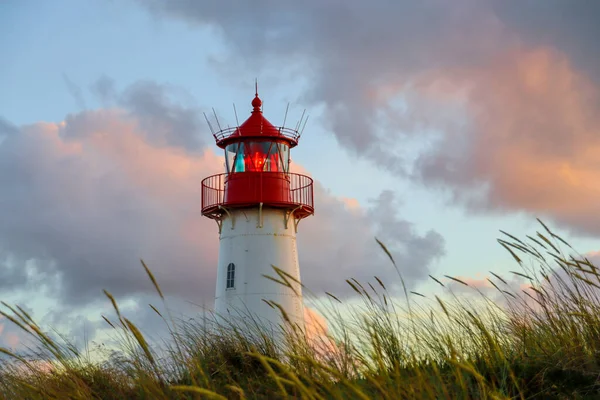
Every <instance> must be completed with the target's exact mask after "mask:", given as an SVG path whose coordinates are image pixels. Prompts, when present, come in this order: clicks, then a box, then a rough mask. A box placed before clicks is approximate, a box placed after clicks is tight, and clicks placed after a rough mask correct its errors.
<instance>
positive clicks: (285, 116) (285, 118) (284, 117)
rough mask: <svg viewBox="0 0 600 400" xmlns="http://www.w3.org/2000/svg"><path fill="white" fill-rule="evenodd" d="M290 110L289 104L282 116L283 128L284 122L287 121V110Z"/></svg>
mask: <svg viewBox="0 0 600 400" xmlns="http://www.w3.org/2000/svg"><path fill="white" fill-rule="evenodd" d="M289 108H290V103H289V102H288V103H287V107H286V108H285V115H284V116H283V125H282V126H283V127H284V128H285V121H286V120H287V114H288V110H289Z"/></svg>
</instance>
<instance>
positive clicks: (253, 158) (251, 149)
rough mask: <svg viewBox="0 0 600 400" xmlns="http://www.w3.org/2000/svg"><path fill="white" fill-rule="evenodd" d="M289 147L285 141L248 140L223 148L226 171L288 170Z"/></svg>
mask: <svg viewBox="0 0 600 400" xmlns="http://www.w3.org/2000/svg"><path fill="white" fill-rule="evenodd" d="M289 155H290V148H289V146H288V145H287V144H285V143H278V142H271V141H249V142H239V143H232V144H230V145H228V146H227V147H226V148H225V164H226V168H227V173H229V174H231V173H239V172H285V173H287V172H289Z"/></svg>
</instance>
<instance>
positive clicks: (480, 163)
mask: <svg viewBox="0 0 600 400" xmlns="http://www.w3.org/2000/svg"><path fill="white" fill-rule="evenodd" d="M422 82H423V85H422V86H421V87H420V94H421V95H423V96H436V95H437V94H436V93H435V91H434V90H433V87H434V85H436V84H439V83H440V82H446V83H449V82H452V83H453V84H454V85H457V86H459V87H468V88H469V89H468V91H467V92H466V97H467V99H468V102H467V103H466V104H465V108H466V110H467V115H468V119H469V121H468V123H467V124H466V125H465V126H464V128H463V130H462V131H460V132H456V131H447V132H446V133H445V134H444V135H442V137H441V139H440V140H439V142H438V143H437V144H436V145H434V146H432V148H431V149H430V150H429V151H427V152H425V153H424V154H422V155H421V156H420V157H419V158H418V160H417V162H416V164H415V178H417V179H420V180H422V181H424V182H426V183H427V184H431V185H436V186H442V187H447V188H450V189H451V190H452V193H453V195H454V198H455V200H457V201H458V202H460V203H462V204H465V205H467V206H468V207H470V208H471V209H474V210H499V211H505V210H526V211H529V212H531V213H532V214H535V215H539V216H541V217H544V218H552V219H553V220H555V221H556V222H558V223H561V224H562V225H563V226H566V227H570V228H572V229H573V230H575V231H578V232H583V233H590V234H595V235H598V234H600V230H598V226H600V225H598V222H599V221H598V218H597V216H598V215H600V214H599V211H600V206H599V205H598V204H600V203H598V199H599V198H600V187H599V186H598V185H597V184H596V182H597V181H598V179H600V165H599V164H598V162H597V159H598V157H599V156H600V117H598V113H597V112H596V111H597V108H598V105H600V96H599V94H600V92H599V91H598V87H596V86H595V85H594V84H593V82H591V81H590V80H589V79H588V78H587V77H586V76H585V75H582V74H580V73H578V72H577V71H575V70H574V69H573V68H572V65H571V64H570V62H569V60H568V59H566V58H565V57H564V56H563V55H561V54H560V53H557V52H555V51H552V50H551V49H539V50H535V51H517V52H511V53H507V54H504V55H500V56H499V57H498V58H497V59H496V60H495V62H494V63H492V64H490V65H488V66H487V68H485V69H461V70H456V71H447V70H446V71H439V73H432V76H427V77H423V81H422ZM419 85H420V83H419ZM457 138H458V140H459V141H460V142H459V144H458V145H457Z"/></svg>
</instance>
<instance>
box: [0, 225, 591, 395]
mask: <svg viewBox="0 0 600 400" xmlns="http://www.w3.org/2000/svg"><path fill="white" fill-rule="evenodd" d="M542 225H543V224H542ZM543 228H544V229H543V230H542V232H538V233H537V235H536V236H527V239H526V240H520V239H518V238H516V237H514V236H511V235H508V234H506V233H503V235H504V238H503V239H499V240H498V241H499V243H500V244H501V245H502V246H504V247H505V248H506V249H507V250H508V251H509V252H510V254H512V256H513V257H514V259H515V261H516V263H518V264H519V265H520V267H521V268H520V269H519V270H517V271H514V272H513V273H512V276H511V277H502V276H499V275H496V274H494V273H491V276H492V277H493V278H492V279H488V280H487V286H482V285H478V287H469V284H468V282H464V281H462V280H460V279H458V278H455V277H451V276H446V278H448V279H447V280H444V281H445V282H446V283H442V282H441V281H440V280H438V279H436V278H435V277H431V279H433V281H435V282H436V283H437V284H439V285H441V286H442V287H443V289H444V292H445V294H444V295H440V296H435V295H433V296H426V295H424V294H421V293H416V292H408V289H407V288H406V287H405V286H404V282H403V280H402V276H401V275H400V274H398V275H399V284H400V287H401V288H402V289H403V292H402V296H401V300H396V299H395V298H392V297H391V295H390V293H389V292H388V289H389V288H386V284H384V283H383V282H381V281H380V280H379V279H378V278H376V277H374V279H373V282H358V281H356V280H348V281H347V283H348V284H349V285H350V286H351V287H352V289H353V290H354V291H355V292H356V293H357V294H358V295H359V296H360V299H361V300H362V304H361V306H360V309H358V308H357V309H356V311H355V312H352V316H353V317H352V318H350V319H349V318H347V317H344V318H342V316H341V314H340V312H339V310H338V308H339V305H340V304H339V303H341V301H340V300H338V298H337V297H335V296H334V295H331V294H328V296H329V300H330V306H327V307H326V309H321V310H319V311H320V312H321V313H322V314H324V315H326V316H327V319H328V321H329V328H328V329H329V330H328V333H327V334H326V335H322V336H320V337H311V338H310V339H306V338H305V337H304V336H303V335H300V334H299V333H298V332H293V331H291V332H289V331H288V335H287V337H288V340H287V345H286V346H282V344H281V343H274V342H273V340H271V339H270V338H269V336H268V335H266V334H264V333H261V332H260V331H259V330H257V329H255V328H256V327H250V328H252V329H254V332H255V334H254V335H251V336H250V337H249V335H248V334H247V333H248V331H249V328H248V329H243V330H240V329H237V328H235V327H232V326H229V327H221V329H220V330H219V331H217V330H210V331H209V330H206V329H204V327H203V325H201V324H199V323H192V322H186V323H179V322H178V323H175V322H174V321H173V319H172V318H171V317H170V316H169V315H162V314H161V313H160V312H159V311H158V310H157V309H154V310H155V312H156V313H157V314H159V315H160V316H161V317H164V320H165V322H166V323H167V324H168V326H169V331H170V332H171V336H172V337H171V339H170V340H169V341H168V343H169V344H168V345H167V346H166V348H161V349H158V348H151V347H150V346H149V344H148V343H147V341H146V339H145V338H144V336H143V335H142V333H141V332H140V331H139V330H138V328H137V327H136V326H135V325H134V323H133V322H132V321H131V320H129V319H128V318H127V317H126V316H124V315H121V313H120V311H119V308H118V305H117V303H116V302H115V301H114V299H113V298H112V296H111V295H110V293H108V292H106V295H107V297H108V298H109V299H110V301H111V302H112V303H113V306H114V308H115V311H116V316H115V317H114V318H111V319H109V318H106V317H105V320H106V322H107V323H108V324H109V325H110V326H112V328H113V329H114V330H115V333H117V334H118V335H119V337H120V338H121V343H122V348H121V349H120V353H119V354H120V356H119V357H111V358H109V359H108V360H107V361H101V362H100V361H92V360H91V359H90V358H88V357H86V356H84V355H82V354H81V353H80V350H79V349H76V348H74V347H73V346H71V345H69V344H67V343H64V342H60V343H58V341H56V340H53V339H51V338H50V336H48V335H47V334H46V333H45V332H44V331H43V330H42V328H41V327H39V326H38V325H37V324H36V323H35V322H34V321H33V320H32V318H30V316H29V315H28V314H27V313H26V312H25V311H24V310H22V309H21V308H20V307H18V306H17V307H11V306H9V305H7V304H4V303H3V304H4V306H5V307H6V309H5V310H6V311H2V312H1V314H2V315H3V316H4V317H5V318H6V319H7V320H9V321H11V323H13V324H16V325H17V326H19V328H20V329H22V330H23V331H26V332H28V333H29V334H31V335H32V336H33V337H34V338H35V339H36V340H37V342H38V343H39V346H38V347H37V348H35V349H31V350H30V351H28V352H27V353H23V354H15V353H12V352H11V351H9V350H8V349H4V348H0V352H1V353H4V354H3V355H4V357H3V358H2V361H1V363H2V364H1V370H0V399H204V398H206V399H252V398H269V399H274V398H299V399H347V398H357V399H371V398H376V399H404V398H407V399H488V398H489V399H505V398H521V399H525V398H539V399H553V398H555V399H574V398H592V399H593V398H598V399H600V382H599V381H598V378H599V377H600V301H599V294H600V292H599V289H600V273H599V270H598V268H596V267H595V266H594V265H593V264H592V263H591V262H590V261H589V260H588V259H586V258H585V257H582V256H580V255H577V253H575V251H574V250H573V249H572V248H571V247H570V246H569V245H568V244H567V243H566V242H565V241H564V240H563V239H561V238H560V237H558V236H557V235H555V234H554V233H553V232H551V231H550V230H549V229H548V228H547V227H546V226H543ZM380 244H381V243H380ZM381 246H382V249H383V251H385V252H386V253H387V254H388V256H390V260H391V262H392V263H394V260H393V259H392V257H391V255H390V254H389V253H388V252H387V249H386V248H385V246H383V245H381ZM394 266H395V264H394ZM144 268H146V266H145V265H144ZM146 272H147V273H148V275H149V277H150V279H151V280H152V282H153V283H154V285H155V287H156V290H157V292H158V294H159V295H160V297H161V298H162V297H163V295H162V292H161V291H160V287H159V285H158V284H157V283H156V281H155V280H154V277H153V276H152V274H151V273H150V271H149V270H148V268H146ZM280 278H282V279H281V281H282V284H286V279H285V277H284V276H281V274H280ZM387 285H388V286H389V285H390V284H387ZM465 290H468V291H470V293H469V292H467V294H465ZM459 292H460V293H462V294H461V295H460V296H459V295H458V293H459ZM163 301H164V298H163ZM242 332H244V334H242Z"/></svg>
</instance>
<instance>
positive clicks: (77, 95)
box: [62, 72, 87, 110]
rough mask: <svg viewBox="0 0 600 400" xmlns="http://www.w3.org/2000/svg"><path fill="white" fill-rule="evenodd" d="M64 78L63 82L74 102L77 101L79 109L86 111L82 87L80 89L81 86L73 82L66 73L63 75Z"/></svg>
mask: <svg viewBox="0 0 600 400" xmlns="http://www.w3.org/2000/svg"><path fill="white" fill-rule="evenodd" d="M62 78H63V82H64V83H65V85H66V86H67V90H68V91H69V94H70V95H71V96H72V97H73V100H75V103H76V104H77V108H79V109H80V110H85V109H86V108H87V107H86V106H85V98H84V97H83V92H82V91H81V87H79V85H77V84H76V83H75V82H73V81H72V80H71V79H70V78H69V77H68V76H67V74H65V73H64V72H63V74H62Z"/></svg>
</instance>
